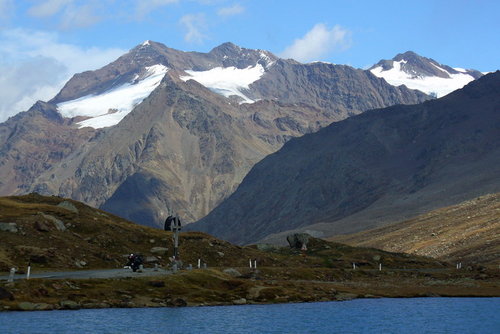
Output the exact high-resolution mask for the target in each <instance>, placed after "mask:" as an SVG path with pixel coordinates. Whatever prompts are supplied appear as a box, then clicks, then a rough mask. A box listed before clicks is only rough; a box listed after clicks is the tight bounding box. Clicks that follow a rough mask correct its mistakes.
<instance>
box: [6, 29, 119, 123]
mask: <svg viewBox="0 0 500 334" xmlns="http://www.w3.org/2000/svg"><path fill="white" fill-rule="evenodd" d="M124 52H125V51H124V50H120V49H112V48H110V49H100V48H81V47H78V46H75V45H71V44H64V43H60V42H59V41H58V35H57V34H55V33H46V32H40V31H29V30H24V29H11V30H4V31H1V32H0V73H2V76H1V77H0V122H3V121H5V120H6V119H7V118H8V117H9V116H13V115H15V114H17V113H18V112H20V111H24V110H27V109H28V108H29V107H31V105H33V103H34V102H36V101H37V100H45V101H47V100H50V99H51V98H52V97H54V96H55V94H56V93H57V92H58V91H59V90H60V89H61V88H62V86H63V85H64V83H65V82H66V81H67V80H68V79H69V78H70V77H71V76H72V75H73V74H75V73H77V72H82V71H85V70H93V69H97V68H100V67H102V66H104V65H106V64H108V63H109V62H111V61H113V60H114V59H116V58H117V57H118V56H120V55H122V54H123V53H124Z"/></svg>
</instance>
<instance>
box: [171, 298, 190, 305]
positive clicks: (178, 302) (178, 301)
mask: <svg viewBox="0 0 500 334" xmlns="http://www.w3.org/2000/svg"><path fill="white" fill-rule="evenodd" d="M168 304H169V306H174V307H184V306H187V302H186V301H185V300H184V299H182V298H175V299H174V300H171V301H169V303H168Z"/></svg>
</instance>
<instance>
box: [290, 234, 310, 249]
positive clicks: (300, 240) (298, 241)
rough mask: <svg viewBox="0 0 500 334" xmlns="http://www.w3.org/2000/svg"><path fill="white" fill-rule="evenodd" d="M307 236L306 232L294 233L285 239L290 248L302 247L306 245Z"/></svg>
mask: <svg viewBox="0 0 500 334" xmlns="http://www.w3.org/2000/svg"><path fill="white" fill-rule="evenodd" d="M309 237H310V235H309V234H307V233H294V234H290V235H289V236H287V237H286V241H288V244H289V245H290V247H291V248H294V249H302V247H303V246H304V245H305V246H307V243H308V242H309Z"/></svg>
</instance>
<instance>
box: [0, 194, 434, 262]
mask: <svg viewBox="0 0 500 334" xmlns="http://www.w3.org/2000/svg"><path fill="white" fill-rule="evenodd" d="M1 226H4V228H3V229H5V227H7V228H8V227H9V226H10V227H12V226H13V227H14V230H16V231H14V230H11V231H5V230H4V231H1V229H2V228H1ZM0 240H2V242H1V243H0V271H7V270H8V269H9V268H11V267H18V268H19V269H21V270H22V269H24V268H25V267H26V266H27V264H28V262H29V261H30V262H31V264H32V268H33V269H34V270H49V269H50V270H52V269H56V270H66V269H82V268H86V269H90V268H119V267H122V266H123V265H124V263H125V262H126V257H127V255H128V254H129V253H141V254H142V255H143V256H144V257H145V258H146V259H149V260H150V263H149V264H148V263H147V264H146V266H148V265H149V266H153V263H154V262H156V263H158V264H160V265H161V266H168V265H169V263H170V260H169V259H168V257H169V256H171V255H172V254H173V244H172V233H171V232H166V231H163V230H159V229H154V228H149V227H145V226H141V225H137V224H134V223H131V222H128V221H126V220H124V219H122V218H120V217H117V216H114V215H111V214H109V213H106V212H104V211H101V210H98V209H94V208H91V207H89V206H87V205H84V204H82V203H80V202H77V201H73V200H69V199H64V198H60V197H55V196H52V197H46V196H41V195H38V194H30V195H25V196H12V197H3V198H0ZM159 247H162V248H163V249H161V248H159ZM308 247H309V249H308V252H307V256H306V257H304V256H302V255H300V254H298V253H297V252H294V251H292V250H290V249H289V248H288V247H284V248H274V247H264V246H262V245H261V246H251V247H241V246H235V245H232V244H230V243H229V242H226V241H223V240H219V239H216V238H214V237H212V236H210V235H207V234H204V233H200V232H185V233H184V232H181V234H180V256H181V259H182V260H183V262H184V263H185V264H189V263H191V264H193V265H194V264H196V263H197V260H198V259H199V258H201V259H202V261H203V262H205V263H207V264H208V266H209V267H229V266H232V267H246V266H248V260H249V259H258V263H259V265H260V266H272V267H280V266H299V267H310V266H313V267H330V268H334V267H335V268H350V267H351V266H352V262H356V263H358V265H359V266H364V267H370V268H376V267H377V266H378V262H380V261H383V262H384V263H385V264H387V265H390V266H393V267H395V268H404V267H408V266H413V267H416V268H417V267H418V268H428V267H436V266H438V267H441V266H442V265H443V264H441V263H437V262H435V261H433V260H431V259H427V258H423V257H418V256H413V257H408V256H407V255H406V254H392V253H388V252H385V251H381V250H377V249H369V248H356V247H351V246H347V245H342V244H337V243H332V242H326V241H323V240H320V239H311V240H310V242H309V245H308ZM165 248H166V249H165ZM167 249H168V250H167Z"/></svg>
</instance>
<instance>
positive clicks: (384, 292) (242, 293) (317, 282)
mask: <svg viewBox="0 0 500 334" xmlns="http://www.w3.org/2000/svg"><path fill="white" fill-rule="evenodd" d="M437 296H443V297H500V273H499V272H498V271H495V270H485V269H482V270H464V271H457V270H450V269H446V270H441V271H425V270H407V271H402V270H401V271H395V270H392V271H391V270H386V271H377V270H348V269H337V270H332V269H330V268H300V269H291V268H261V269H259V270H250V269H242V268H226V269H222V268H220V269H208V270H192V271H180V272H178V273H176V274H173V275H169V276H158V277H138V278H114V279H57V280H53V279H31V280H29V281H28V280H18V281H15V282H13V283H7V282H0V311H42V310H43V311H46V310H77V309H100V308H135V307H185V306H188V307H190V306H219V305H246V304H274V303H297V302H324V301H345V300H351V299H355V298H383V297H389V298H411V297H437Z"/></svg>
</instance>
